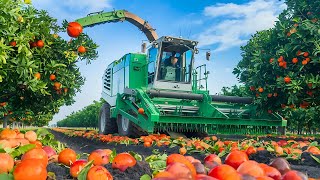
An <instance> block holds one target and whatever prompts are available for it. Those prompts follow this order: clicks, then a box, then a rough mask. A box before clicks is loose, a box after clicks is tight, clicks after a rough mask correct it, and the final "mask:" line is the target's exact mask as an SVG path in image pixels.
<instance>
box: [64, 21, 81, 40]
mask: <svg viewBox="0 0 320 180" xmlns="http://www.w3.org/2000/svg"><path fill="white" fill-rule="evenodd" d="M82 31H83V29H82V26H81V25H80V24H79V23H78V22H70V23H69V24H68V27H67V33H68V35H69V36H70V37H74V38H76V37H78V36H79V35H80V34H81V33H82Z"/></svg>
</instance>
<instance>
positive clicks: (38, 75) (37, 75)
mask: <svg viewBox="0 0 320 180" xmlns="http://www.w3.org/2000/svg"><path fill="white" fill-rule="evenodd" d="M34 77H35V78H36V79H38V80H39V79H40V77H41V74H40V73H38V72H37V73H35V74H34Z"/></svg>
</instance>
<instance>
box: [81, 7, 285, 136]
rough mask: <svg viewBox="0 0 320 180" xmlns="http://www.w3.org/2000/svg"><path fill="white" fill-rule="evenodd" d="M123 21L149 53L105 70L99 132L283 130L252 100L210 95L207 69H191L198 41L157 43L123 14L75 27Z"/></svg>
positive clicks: (135, 18) (152, 34)
mask: <svg viewBox="0 0 320 180" xmlns="http://www.w3.org/2000/svg"><path fill="white" fill-rule="evenodd" d="M124 20H126V21H128V22H130V23H132V24H133V25H135V26H137V27H138V28H139V30H141V31H142V32H144V34H145V35H146V37H147V38H148V40H149V42H150V47H148V50H147V53H128V54H125V55H124V56H122V57H121V58H120V59H118V60H115V61H113V62H111V63H110V64H109V65H108V66H107V68H106V70H105V72H104V74H103V77H102V87H103V88H102V98H103V99H104V100H105V101H106V103H105V104H104V105H103V106H102V107H101V110H100V114H99V122H98V127H99V133H101V134H113V133H118V134H120V135H124V136H133V137H135V136H141V135H143V134H146V133H154V132H179V133H201V134H203V133H204V134H207V133H208V134H216V133H228V134H258V133H270V132H272V131H277V129H283V128H284V127H285V126H286V124H287V121H286V120H284V119H283V118H282V117H281V116H280V115H279V114H277V113H272V114H270V113H266V112H258V111H257V110H256V107H255V106H254V104H252V98H248V97H234V96H219V95H210V94H209V91H208V89H207V78H208V74H209V73H208V71H207V70H206V65H201V66H198V67H194V56H195V54H196V53H197V52H198V50H197V48H196V46H197V44H198V43H197V42H196V41H193V40H187V39H182V38H176V37H170V36H163V37H161V38H158V36H157V33H156V32H155V30H154V29H153V28H152V27H151V26H150V24H148V23H147V22H146V21H144V20H143V19H141V18H140V17H138V16H136V15H134V14H132V13H130V12H128V11H125V10H120V11H113V12H99V13H93V14H90V15H88V16H87V17H85V18H81V19H78V20H77V22H79V23H80V24H81V25H82V26H83V27H88V26H94V25H97V24H103V23H108V22H118V21H124ZM142 47H143V49H145V46H142ZM143 52H144V50H143ZM206 57H207V59H208V58H209V57H210V53H207V54H206Z"/></svg>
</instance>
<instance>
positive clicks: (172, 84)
mask: <svg viewBox="0 0 320 180" xmlns="http://www.w3.org/2000/svg"><path fill="white" fill-rule="evenodd" d="M196 45H197V42H196V41H191V40H186V39H181V38H175V37H169V36H164V37H161V38H159V39H158V40H156V41H154V42H153V43H152V45H151V46H150V48H149V49H148V53H147V59H148V64H147V66H148V88H153V89H165V90H173V91H176V90H178V91H189V92H191V91H192V83H191V79H192V72H193V71H192V70H193V65H194V52H195V50H196Z"/></svg>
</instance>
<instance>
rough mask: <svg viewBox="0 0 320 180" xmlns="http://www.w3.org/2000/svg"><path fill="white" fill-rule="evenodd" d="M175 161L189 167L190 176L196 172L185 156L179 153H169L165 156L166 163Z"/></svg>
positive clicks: (193, 175)
mask: <svg viewBox="0 0 320 180" xmlns="http://www.w3.org/2000/svg"><path fill="white" fill-rule="evenodd" d="M175 162H179V163H182V164H184V165H186V166H187V167H188V168H189V169H190V171H191V174H192V177H195V176H196V174H197V172H196V169H195V167H194V165H193V164H192V163H191V162H190V161H189V160H188V159H187V158H186V157H184V156H183V155H181V154H170V155H169V156H168V158H167V165H169V164H171V163H175Z"/></svg>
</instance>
